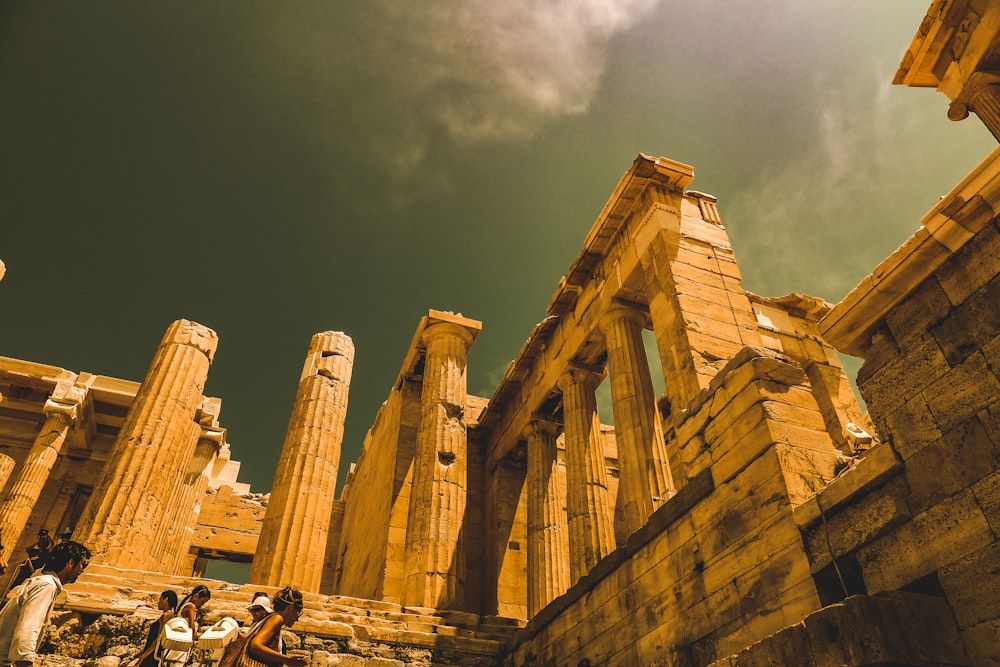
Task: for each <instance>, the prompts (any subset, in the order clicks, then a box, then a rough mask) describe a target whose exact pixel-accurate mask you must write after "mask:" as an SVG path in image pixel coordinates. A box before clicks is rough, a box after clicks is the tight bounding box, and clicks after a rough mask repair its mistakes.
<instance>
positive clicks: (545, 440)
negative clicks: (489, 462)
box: [526, 420, 569, 618]
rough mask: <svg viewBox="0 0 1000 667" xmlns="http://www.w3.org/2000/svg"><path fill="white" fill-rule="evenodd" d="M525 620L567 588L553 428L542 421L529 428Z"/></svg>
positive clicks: (563, 515) (567, 560) (562, 521)
mask: <svg viewBox="0 0 1000 667" xmlns="http://www.w3.org/2000/svg"><path fill="white" fill-rule="evenodd" d="M526 435H527V438H528V618H532V617H534V616H535V614H537V613H538V612H539V611H540V610H541V609H542V608H543V607H545V606H546V605H547V604H548V603H550V602H552V600H554V599H555V598H556V597H558V596H560V595H562V594H563V593H565V592H566V589H567V588H569V554H567V553H566V552H565V549H564V548H563V535H564V534H565V533H566V531H567V530H568V527H567V525H566V512H565V511H564V510H563V502H564V499H563V495H562V493H560V491H562V489H560V488H559V487H560V485H559V483H558V482H559V472H558V470H559V466H558V461H557V456H556V455H557V450H556V427H555V425H554V424H551V423H549V422H544V421H540V420H539V421H533V422H532V423H531V424H530V425H529V426H528V431H527V433H526Z"/></svg>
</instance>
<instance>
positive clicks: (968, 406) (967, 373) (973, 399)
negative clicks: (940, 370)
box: [923, 352, 1000, 430]
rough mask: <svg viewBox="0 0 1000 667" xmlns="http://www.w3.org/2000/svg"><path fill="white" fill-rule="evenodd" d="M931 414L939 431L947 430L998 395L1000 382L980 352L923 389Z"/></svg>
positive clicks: (999, 393) (999, 394) (970, 356)
mask: <svg viewBox="0 0 1000 667" xmlns="http://www.w3.org/2000/svg"><path fill="white" fill-rule="evenodd" d="M923 393H924V397H925V398H926V399H927V405H928V407H929V408H930V410H931V413H933V414H934V416H935V417H936V419H937V422H938V424H939V425H940V427H941V429H942V430H948V429H950V428H951V427H952V426H954V425H955V424H958V423H961V422H963V421H965V420H966V419H968V418H969V417H971V416H972V415H974V414H975V413H976V412H978V411H979V410H981V409H982V408H984V407H985V406H986V405H987V404H988V403H989V402H991V398H993V397H996V396H1000V379H998V378H997V376H996V374H995V373H994V371H993V369H992V368H991V367H990V365H989V364H987V363H986V357H984V356H983V354H982V353H981V352H976V353H974V354H971V355H969V357H968V358H966V359H965V361H963V362H962V363H961V364H960V365H958V366H956V367H955V368H952V369H950V370H948V371H947V372H946V373H944V374H943V375H941V376H940V377H938V378H937V379H936V380H935V381H934V382H933V383H931V384H930V385H929V386H927V387H926V388H925V389H924V390H923Z"/></svg>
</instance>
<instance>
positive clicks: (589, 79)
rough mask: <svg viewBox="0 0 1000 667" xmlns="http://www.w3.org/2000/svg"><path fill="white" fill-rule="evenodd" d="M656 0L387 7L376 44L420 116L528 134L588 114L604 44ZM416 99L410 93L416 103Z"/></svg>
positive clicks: (446, 1) (466, 130)
mask: <svg viewBox="0 0 1000 667" xmlns="http://www.w3.org/2000/svg"><path fill="white" fill-rule="evenodd" d="M658 2H659V0H551V1H549V2H536V1H529V0H513V1H507V2H495V0H472V1H469V2H463V3H454V2H453V1H452V0H442V1H438V2H430V3H427V2H422V3H409V4H408V5H406V7H405V8H402V9H400V8H398V7H397V8H394V9H391V10H389V9H387V11H391V12H392V14H393V20H390V21H387V22H386V23H385V24H384V30H386V31H388V32H393V33H396V31H398V37H399V38H400V39H399V40H398V41H397V40H394V39H387V40H380V41H381V43H382V44H383V45H386V46H387V47H388V48H389V49H390V51H391V55H390V61H391V63H392V75H391V78H392V80H393V81H394V82H395V85H399V86H400V87H401V88H402V89H403V90H404V91H408V92H409V93H410V94H412V95H414V96H415V98H416V99H419V100H420V102H419V106H417V107H416V108H415V109H414V110H415V111H416V112H417V113H419V114H421V116H422V117H423V120H424V121H427V122H430V123H432V124H434V125H435V126H437V127H438V128H440V129H442V130H443V131H444V132H445V133H446V134H447V135H448V136H449V137H450V138H452V139H455V140H461V141H473V142H478V141H495V140H507V139H511V138H518V137H524V136H530V135H531V134H532V133H533V132H534V131H535V130H536V129H537V128H538V126H539V124H540V123H541V122H542V121H543V120H544V119H546V118H552V117H558V116H563V115H568V114H579V113H582V112H584V111H586V110H587V108H588V107H589V105H590V103H591V100H592V99H593V97H594V94H595V92H596V90H597V88H598V86H599V84H600V79H601V76H602V74H603V73H604V68H605V63H606V60H607V55H608V43H609V41H610V40H611V38H613V37H614V36H615V35H617V34H619V33H621V32H623V31H625V30H627V29H628V28H629V27H631V26H632V25H634V24H635V23H636V22H637V21H639V20H640V19H642V18H643V17H644V16H645V15H647V14H648V12H650V11H651V10H652V9H653V8H654V7H655V6H656V4H657V3H658ZM413 99H414V98H412V97H411V98H409V99H408V101H410V102H412V101H413Z"/></svg>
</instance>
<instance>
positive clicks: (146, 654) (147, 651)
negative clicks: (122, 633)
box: [132, 590, 177, 667]
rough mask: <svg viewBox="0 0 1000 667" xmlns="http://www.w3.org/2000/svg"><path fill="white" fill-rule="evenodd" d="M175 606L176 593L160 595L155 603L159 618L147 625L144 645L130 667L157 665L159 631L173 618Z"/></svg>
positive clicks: (165, 592) (168, 591)
mask: <svg viewBox="0 0 1000 667" xmlns="http://www.w3.org/2000/svg"><path fill="white" fill-rule="evenodd" d="M176 606H177V593H175V592H173V591H171V590H166V591H163V592H162V593H160V599H159V600H158V601H157V603H156V608H157V609H159V610H160V617H159V618H158V619H156V620H155V621H153V622H152V623H150V624H149V634H148V635H147V636H146V645H145V646H143V647H142V652H141V653H140V654H139V655H138V656H137V657H136V659H135V662H133V663H132V667H156V666H157V665H158V664H159V660H158V659H157V649H159V647H160V630H162V629H163V624H164V623H166V622H167V621H169V620H170V619H172V618H173V617H174V607H176Z"/></svg>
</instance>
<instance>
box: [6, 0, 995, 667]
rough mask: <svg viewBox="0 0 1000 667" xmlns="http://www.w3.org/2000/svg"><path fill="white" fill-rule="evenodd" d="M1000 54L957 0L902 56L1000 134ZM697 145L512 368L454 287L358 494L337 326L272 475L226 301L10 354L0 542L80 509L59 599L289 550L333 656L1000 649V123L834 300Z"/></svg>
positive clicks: (261, 571)
mask: <svg viewBox="0 0 1000 667" xmlns="http://www.w3.org/2000/svg"><path fill="white" fill-rule="evenodd" d="M998 54H1000V0H982V1H976V2H973V1H972V0H935V1H934V2H933V3H932V5H931V7H930V8H929V10H928V13H927V17H926V18H925V20H924V22H923V23H922V24H921V26H920V27H919V30H918V32H917V34H916V36H915V37H914V39H913V42H912V44H911V45H910V47H909V50H908V51H907V53H906V56H905V58H904V61H903V62H902V64H901V65H900V68H899V70H898V72H897V74H896V78H895V80H894V82H895V83H897V84H904V85H908V86H915V87H935V88H937V89H938V90H939V91H940V92H942V93H944V94H945V95H946V96H947V97H948V99H949V101H950V106H949V108H948V110H947V115H948V117H949V118H951V119H952V120H962V119H964V118H966V117H968V116H970V114H971V115H975V116H976V117H977V118H978V119H979V120H980V121H981V122H983V123H984V124H985V125H986V127H987V128H989V130H990V131H991V132H992V134H993V135H994V136H995V137H997V138H998V139H1000V57H998ZM914 94H919V93H914ZM944 115H945V114H944V113H943V114H942V116H944ZM969 122H971V121H969ZM693 179H694V171H693V169H692V168H691V167H689V166H687V165H685V164H681V163H679V162H675V161H672V160H670V159H667V158H653V157H648V156H645V155H639V156H638V157H637V158H636V159H635V161H634V162H633V163H632V165H631V166H630V167H629V169H628V170H627V172H626V173H625V175H624V176H623V177H622V179H621V181H620V182H619V183H618V185H617V186H616V187H615V188H614V190H613V192H612V193H611V196H610V198H609V199H608V201H607V203H606V204H605V206H604V208H603V210H602V211H600V214H599V215H598V217H597V220H596V222H595V223H594V224H593V226H592V228H591V229H590V232H589V233H588V234H587V236H586V238H585V239H584V241H583V246H582V249H581V250H580V252H579V254H578V255H577V257H576V259H575V260H574V261H573V263H572V264H571V266H570V267H569V269H568V270H567V272H566V273H565V276H564V277H563V278H562V280H561V281H560V283H559V286H558V289H557V290H556V292H555V294H554V295H553V297H552V299H551V300H550V302H549V304H548V309H547V310H548V317H546V318H545V319H544V320H542V321H541V322H540V323H538V324H537V325H536V326H535V328H534V330H533V331H531V332H530V335H529V336H528V338H527V340H526V342H525V343H524V345H523V346H522V348H521V349H520V351H519V353H518V354H517V357H516V358H515V359H514V360H513V361H512V362H511V364H510V366H509V367H508V368H507V371H506V373H505V375H504V377H503V379H502V381H501V382H500V384H499V386H498V387H497V388H496V391H495V392H494V393H493V395H492V396H491V397H488V398H486V397H477V396H472V395H469V394H468V392H467V388H466V362H467V358H468V354H469V351H470V349H471V348H472V346H473V345H474V344H475V341H476V338H477V335H478V334H479V332H480V330H481V327H482V326H483V325H482V324H481V323H480V322H479V321H476V320H474V319H471V318H469V317H466V316H464V315H460V314H455V313H451V312H443V311H437V310H430V311H428V313H427V315H426V316H424V317H423V318H422V319H421V320H420V321H419V322H418V323H417V325H416V329H415V331H414V334H413V338H412V342H411V344H410V346H409V349H407V350H406V351H405V352H404V353H403V354H402V363H401V365H400V370H399V373H398V376H397V379H396V382H395V383H394V385H393V387H392V389H391V391H390V392H389V396H388V397H387V398H386V400H385V402H384V403H383V405H382V406H381V409H380V411H379V412H378V415H377V417H376V418H375V421H374V423H373V424H372V426H371V427H370V429H369V431H368V434H367V436H366V438H365V441H364V447H363V450H362V453H361V455H360V457H359V459H358V461H357V462H355V463H354V464H353V465H352V466H351V471H350V474H349V475H348V481H347V484H346V485H345V488H344V489H343V490H342V492H341V494H340V497H339V498H336V497H334V487H335V483H336V479H337V471H338V467H339V465H340V454H341V447H342V443H343V437H344V431H343V425H344V419H345V415H346V411H347V409H348V390H349V386H350V382H351V372H352V366H353V360H354V345H353V343H352V341H351V339H350V338H349V337H348V336H347V335H345V334H343V333H338V332H324V333H319V334H317V335H316V336H314V337H313V339H312V340H311V341H310V343H309V345H308V351H307V355H306V360H305V363H304V367H303V372H302V376H301V380H300V383H299V386H298V392H297V394H296V399H295V407H294V409H293V414H292V416H291V418H290V421H289V426H288V432H287V435H286V438H285V441H284V445H283V448H282V452H281V457H280V460H279V463H278V465H277V469H276V471H275V476H274V486H273V489H272V491H271V493H270V496H263V495H260V494H255V493H253V492H252V491H251V489H250V488H249V486H248V485H246V484H243V483H241V482H240V481H239V474H238V473H239V463H238V462H236V461H235V460H233V459H232V458H231V457H232V456H233V455H234V454H236V455H238V451H231V447H230V445H229V443H228V442H227V438H226V429H225V427H224V426H223V425H222V424H221V423H220V421H219V414H220V405H221V402H220V400H219V399H217V398H213V397H207V396H204V394H203V391H204V386H205V380H206V378H207V376H208V373H209V367H210V365H211V362H212V357H213V354H214V352H215V348H216V344H217V337H216V335H215V333H214V332H212V331H211V330H210V329H208V328H207V327H204V326H202V325H200V324H197V323H194V322H188V321H185V320H180V321H177V322H174V323H173V324H170V325H169V327H168V328H167V330H166V333H165V334H164V337H163V339H162V341H161V342H160V344H159V347H158V348H157V351H156V354H155V356H154V358H153V360H152V362H151V364H150V367H149V370H148V372H147V374H146V377H145V378H144V379H143V380H142V381H141V382H138V383H137V382H133V381H128V380H121V379H115V378H109V377H105V376H101V375H95V374H91V373H88V372H82V371H69V370H65V369H61V368H56V367H53V366H47V365H45V364H43V363H36V362H29V361H20V360H15V359H9V358H0V483H2V494H0V541H2V544H3V545H4V547H5V549H4V551H2V552H0V554H2V555H0V560H3V562H4V563H5V564H7V565H8V566H9V565H11V564H13V562H16V559H17V558H18V557H17V556H15V555H14V554H23V553H24V550H25V548H26V547H27V546H29V545H30V544H31V543H32V542H33V541H34V539H35V535H36V534H37V531H38V529H39V528H41V527H46V528H49V529H50V530H53V529H54V530H55V531H56V532H55V535H54V536H55V537H56V538H58V535H59V534H61V533H63V532H64V531H67V530H68V531H70V532H71V533H72V535H73V538H74V539H77V540H79V541H83V542H85V543H86V544H88V545H89V546H90V547H91V548H92V549H93V550H94V551H95V558H94V561H93V563H94V564H93V565H92V566H91V567H90V568H89V569H88V570H87V571H86V573H85V574H84V576H82V577H81V578H80V580H79V581H78V582H77V583H76V584H73V585H70V586H68V587H67V591H66V593H65V596H64V597H63V598H62V599H61V600H60V602H59V607H60V609H62V610H64V611H65V612H67V613H68V612H78V613H82V614H85V615H88V617H89V618H92V617H93V616H92V615H95V614H104V615H117V616H126V615H131V614H137V615H139V616H140V617H153V616H154V615H155V614H156V612H155V600H156V597H157V596H158V594H159V591H160V590H162V589H163V588H164V587H168V586H169V587H173V588H175V589H181V588H186V589H190V588H191V587H192V586H193V585H195V584H196V583H205V584H206V585H208V586H209V587H210V588H211V589H212V590H213V598H212V604H211V605H210V607H209V620H211V619H212V618H217V617H219V616H222V615H225V614H234V615H241V614H242V613H243V609H244V608H245V607H246V606H247V604H248V603H249V600H250V596H251V591H254V590H267V591H270V592H273V591H274V590H276V589H277V587H279V586H281V585H284V584H292V585H294V586H297V587H299V588H300V589H302V590H303V591H305V592H306V612H305V614H304V616H303V617H302V619H301V621H300V622H299V623H298V624H296V626H295V627H294V628H293V631H294V633H295V634H296V635H297V637H298V639H297V640H296V642H294V643H293V644H292V645H291V647H292V649H293V650H296V651H300V652H302V654H303V655H305V656H309V657H310V658H311V660H312V661H313V662H315V663H316V664H319V665H325V664H327V663H328V664H331V665H333V664H366V663H365V662H364V661H369V663H370V664H380V665H386V664H399V665H402V664H407V663H408V664H440V665H444V664H470V665H471V664H484V665H485V664H503V665H511V666H513V665H571V666H573V667H576V666H577V665H602V664H605V665H651V664H660V665H690V666H700V665H715V666H717V667H723V666H729V667H735V666H742V665H757V664H787V665H826V664H837V665H840V664H843V665H873V664H885V665H889V664H891V665H997V664H1000V566H998V564H1000V540H998V535H1000V307H998V306H1000V225H998V219H1000V218H998V216H997V212H998V211H1000V148H998V149H996V150H994V151H993V152H992V153H990V154H989V156H987V157H986V159H985V160H983V161H982V163H981V164H980V165H979V166H978V167H976V168H975V169H974V170H973V172H972V173H970V174H969V175H968V176H967V177H966V178H965V179H964V180H962V182H960V183H959V184H957V185H956V186H955V187H954V189H953V190H952V191H951V192H950V193H948V194H947V195H946V196H945V197H943V198H942V199H941V200H940V202H939V203H938V204H937V205H935V206H934V208H933V209H932V210H931V211H929V212H928V213H927V214H926V215H925V216H924V217H923V219H922V220H920V221H919V226H918V225H917V223H916V222H915V225H914V226H915V227H917V226H918V229H917V231H916V232H915V233H914V234H913V236H912V237H910V238H909V239H908V240H906V241H905V242H904V243H903V244H902V245H901V246H900V247H899V249H898V250H896V251H895V252H894V253H893V254H892V255H890V256H889V257H888V258H887V259H885V260H884V261H883V262H882V263H881V264H879V265H878V266H877V267H875V268H874V270H873V272H872V274H871V275H870V276H868V277H867V278H865V279H864V280H863V281H862V282H861V283H860V284H859V285H858V286H857V287H856V288H855V289H854V290H853V291H851V292H850V294H848V295H847V296H846V297H845V298H844V300H843V301H841V302H840V303H839V304H835V305H834V304H829V303H826V302H824V301H823V300H821V299H817V298H814V297H810V296H807V295H801V294H790V295H787V296H783V297H778V298H766V297H762V296H759V295H756V294H752V293H748V292H747V291H745V290H744V289H743V287H742V285H741V280H740V271H739V268H738V266H737V261H736V255H735V253H734V250H733V248H732V247H731V244H730V242H729V238H728V235H727V233H726V229H725V227H724V226H723V224H722V220H721V219H720V215H719V211H718V208H717V204H716V198H715V197H713V196H711V195H708V194H704V193H701V192H697V191H695V190H692V189H689V186H690V185H691V184H692V181H693ZM0 277H2V264H0ZM0 289H2V284H0ZM487 325H488V323H487ZM644 331H647V332H651V334H652V336H653V338H655V357H653V358H650V357H648V356H647V346H646V345H645V344H644V340H643V336H644V334H643V332H644ZM647 335H648V334H647ZM838 353H844V354H847V355H851V356H855V357H859V358H861V359H863V360H864V363H863V366H862V368H861V370H860V373H859V375H858V378H857V386H858V388H859V391H860V393H861V395H862V396H863V398H864V399H865V402H866V404H867V408H868V412H867V413H866V412H864V411H863V410H862V409H861V408H860V407H859V405H858V402H857V400H856V398H855V395H854V392H853V390H852V388H851V385H850V382H849V379H848V377H847V375H846V374H845V372H844V369H843V368H842V366H841V363H840V360H839V357H838ZM651 363H652V367H653V368H654V370H658V371H660V372H662V376H663V378H664V382H665V391H664V392H663V393H662V394H659V395H657V393H656V392H655V391H654V388H653V387H654V384H653V381H652V374H651V372H650V367H651ZM605 378H607V379H608V381H609V383H610V392H611V403H612V409H613V423H614V426H613V427H611V426H608V425H606V424H604V423H602V419H601V417H602V415H599V414H598V409H597V401H596V399H595V390H596V388H597V386H598V385H599V384H600V383H601V382H602V381H603V380H604V379H605ZM604 421H610V420H608V419H605V420H604ZM288 554H297V557H295V558H290V557H286V556H287V555H288ZM208 559H223V560H230V561H235V562H244V563H250V564H251V565H250V568H251V569H250V583H249V584H245V585H242V586H240V585H236V584H232V583H227V582H222V581H214V580H207V579H202V578H201V577H202V575H203V574H204V569H205V563H206V561H207V560H208ZM12 561H13V562H12ZM12 574H13V568H12V567H8V570H7V575H5V576H7V577H8V578H9V577H10V576H12ZM58 632H59V631H58V630H57V631H56V634H58ZM107 655H112V654H111V653H109V654H107ZM119 655H120V654H119ZM346 655H350V656H353V657H354V658H356V660H358V661H361V662H350V661H348V660H347V658H345V657H344V656H346ZM77 657H100V656H96V655H90V656H77ZM379 661H381V662H379Z"/></svg>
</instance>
